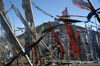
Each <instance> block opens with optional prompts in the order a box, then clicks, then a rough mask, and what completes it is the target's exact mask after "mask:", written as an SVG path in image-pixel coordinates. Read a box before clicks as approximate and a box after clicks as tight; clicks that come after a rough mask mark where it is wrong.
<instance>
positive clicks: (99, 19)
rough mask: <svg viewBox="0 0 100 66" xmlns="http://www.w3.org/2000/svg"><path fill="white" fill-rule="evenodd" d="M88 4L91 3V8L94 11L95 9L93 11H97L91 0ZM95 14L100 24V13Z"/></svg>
mask: <svg viewBox="0 0 100 66" xmlns="http://www.w3.org/2000/svg"><path fill="white" fill-rule="evenodd" d="M88 2H89V4H90V6H91V7H92V9H93V10H95V8H94V6H93V4H92V2H91V0H88ZM95 14H96V17H97V20H98V21H99V23H100V18H99V15H98V13H97V12H96V13H95Z"/></svg>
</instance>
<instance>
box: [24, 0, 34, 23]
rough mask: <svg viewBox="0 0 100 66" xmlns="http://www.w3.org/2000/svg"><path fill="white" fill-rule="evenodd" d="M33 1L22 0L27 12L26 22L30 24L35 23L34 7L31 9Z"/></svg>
mask: <svg viewBox="0 0 100 66" xmlns="http://www.w3.org/2000/svg"><path fill="white" fill-rule="evenodd" d="M30 2H31V1H30V0H22V7H23V9H24V12H25V17H26V20H27V21H28V22H33V18H32V13H31V11H32V7H31V3H30Z"/></svg>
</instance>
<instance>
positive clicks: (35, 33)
mask: <svg viewBox="0 0 100 66" xmlns="http://www.w3.org/2000/svg"><path fill="white" fill-rule="evenodd" d="M29 1H30V2H29V3H30V5H31V0H29ZM30 9H31V15H32V22H33V25H34V31H35V38H36V41H37V35H36V27H35V22H34V17H33V13H32V8H31V7H30ZM37 49H38V53H39V59H40V64H41V66H42V61H41V56H40V51H39V46H38V45H37Z"/></svg>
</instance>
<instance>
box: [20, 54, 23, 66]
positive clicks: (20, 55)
mask: <svg viewBox="0 0 100 66" xmlns="http://www.w3.org/2000/svg"><path fill="white" fill-rule="evenodd" d="M20 59H21V63H22V66H24V63H23V60H22V57H21V55H20Z"/></svg>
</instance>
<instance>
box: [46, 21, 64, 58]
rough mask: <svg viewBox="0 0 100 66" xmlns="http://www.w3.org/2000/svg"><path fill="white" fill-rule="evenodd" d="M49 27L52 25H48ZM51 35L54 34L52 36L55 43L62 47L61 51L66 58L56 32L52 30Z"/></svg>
mask: <svg viewBox="0 0 100 66" xmlns="http://www.w3.org/2000/svg"><path fill="white" fill-rule="evenodd" d="M48 27H51V23H50V22H49V24H48ZM51 33H52V35H53V37H54V39H55V41H56V42H57V44H58V46H59V47H60V50H61V52H62V56H63V57H64V54H65V52H64V49H63V46H62V44H61V43H60V41H59V39H58V37H57V34H56V33H55V31H54V30H52V31H51Z"/></svg>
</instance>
